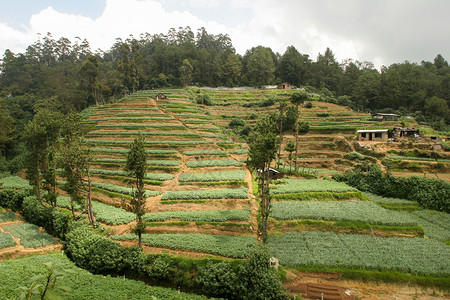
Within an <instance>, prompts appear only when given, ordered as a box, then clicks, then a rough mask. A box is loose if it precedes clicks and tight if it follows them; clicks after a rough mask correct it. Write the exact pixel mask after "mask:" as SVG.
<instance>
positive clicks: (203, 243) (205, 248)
mask: <svg viewBox="0 0 450 300" xmlns="http://www.w3.org/2000/svg"><path fill="white" fill-rule="evenodd" d="M111 238H112V239H114V240H136V238H137V237H136V235H134V234H124V235H115V236H111ZM142 241H143V242H144V244H146V245H148V246H153V247H164V248H169V249H183V250H191V251H198V252H205V253H211V254H216V255H221V256H228V257H233V258H244V257H247V256H248V253H249V250H251V249H252V248H253V247H255V246H256V238H255V237H254V236H227V235H213V234H201V233H186V234H182V233H174V234H143V235H142Z"/></svg>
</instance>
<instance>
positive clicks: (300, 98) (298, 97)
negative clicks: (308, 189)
mask: <svg viewBox="0 0 450 300" xmlns="http://www.w3.org/2000/svg"><path fill="white" fill-rule="evenodd" d="M306 99H308V95H307V94H306V93H305V92H294V93H292V95H291V102H292V104H294V105H295V107H296V110H297V120H296V121H295V157H294V164H295V173H297V157H298V107H299V105H300V104H302V103H303V102H305V100H306Z"/></svg>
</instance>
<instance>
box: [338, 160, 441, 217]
mask: <svg viewBox="0 0 450 300" xmlns="http://www.w3.org/2000/svg"><path fill="white" fill-rule="evenodd" d="M333 178H335V179H336V180H338V181H345V182H346V183H348V184H349V185H351V186H353V187H356V188H357V189H359V190H361V191H367V192H371V193H373V194H376V195H380V196H383V197H391V198H400V199H407V200H411V201H415V202H417V203H419V205H420V206H421V207H422V208H427V209H435V210H439V211H444V212H450V183H448V182H445V181H443V180H436V179H430V178H423V177H418V176H411V177H395V176H389V177H383V175H382V173H381V170H380V169H379V167H378V166H375V165H372V166H369V167H368V168H367V169H355V170H351V171H349V172H346V173H345V174H335V175H333Z"/></svg>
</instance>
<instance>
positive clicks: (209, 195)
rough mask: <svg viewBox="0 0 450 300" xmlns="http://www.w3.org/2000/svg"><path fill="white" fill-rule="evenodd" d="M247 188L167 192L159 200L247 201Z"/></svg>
mask: <svg viewBox="0 0 450 300" xmlns="http://www.w3.org/2000/svg"><path fill="white" fill-rule="evenodd" d="M247 198H248V188H237V189H217V190H194V191H168V192H166V193H164V195H162V197H161V200H195V199H247Z"/></svg>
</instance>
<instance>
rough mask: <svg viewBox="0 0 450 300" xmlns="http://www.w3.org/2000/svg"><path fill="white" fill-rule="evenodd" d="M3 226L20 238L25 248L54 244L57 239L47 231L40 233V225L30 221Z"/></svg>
mask: <svg viewBox="0 0 450 300" xmlns="http://www.w3.org/2000/svg"><path fill="white" fill-rule="evenodd" d="M2 228H3V229H4V230H5V231H8V232H10V233H11V234H12V235H13V236H14V237H16V238H19V239H20V244H21V245H22V246H24V247H25V248H39V247H44V246H47V245H50V244H54V243H55V240H53V237H52V236H51V235H49V234H47V233H45V232H44V233H40V232H39V230H38V227H37V226H36V225H33V224H29V223H25V224H22V223H17V224H11V225H4V226H2Z"/></svg>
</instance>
